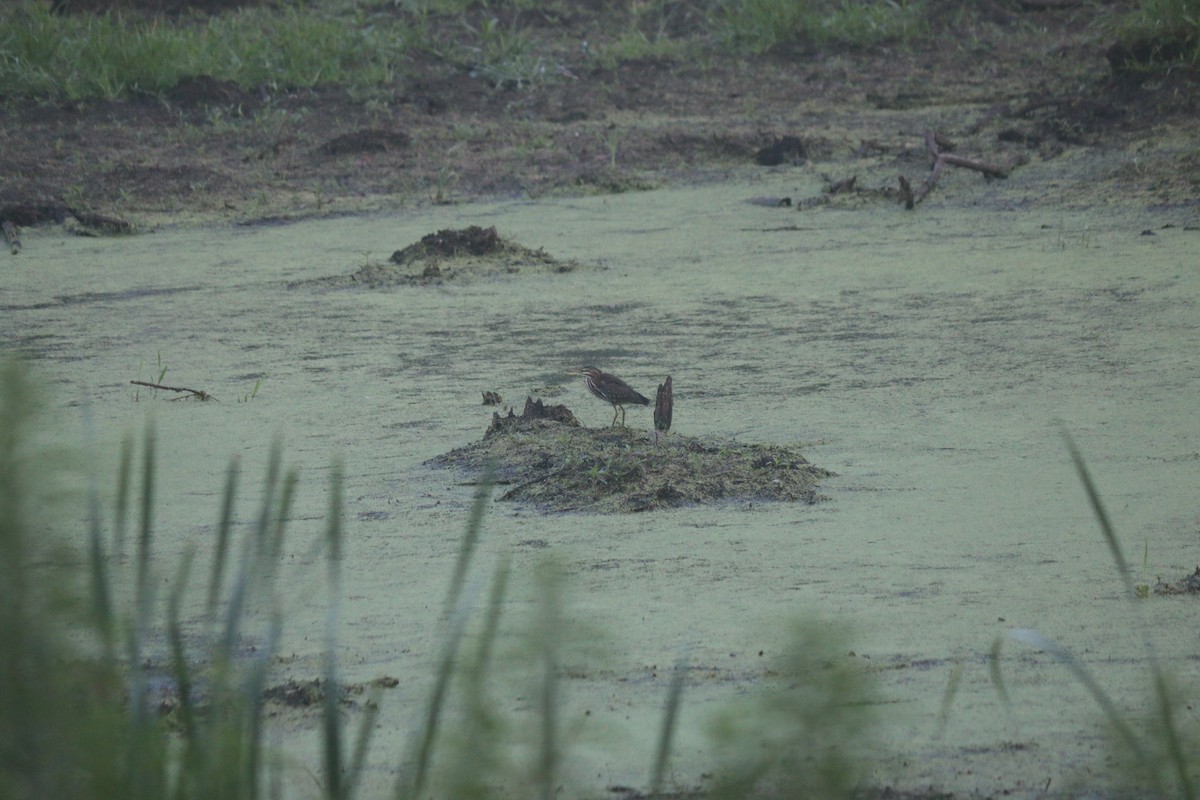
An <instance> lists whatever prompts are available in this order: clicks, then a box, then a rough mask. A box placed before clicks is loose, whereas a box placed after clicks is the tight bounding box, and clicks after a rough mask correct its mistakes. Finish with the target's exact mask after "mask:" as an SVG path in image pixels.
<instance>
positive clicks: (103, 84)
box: [0, 0, 415, 99]
mask: <svg viewBox="0 0 1200 800" xmlns="http://www.w3.org/2000/svg"><path fill="white" fill-rule="evenodd" d="M414 35H415V32H414V31H413V30H412V29H411V28H409V27H407V26H404V25H401V24H399V23H395V24H392V25H388V26H383V27H377V26H372V25H367V24H365V23H363V22H361V21H357V20H356V19H355V18H354V16H353V15H349V14H346V13H345V12H343V14H341V15H334V16H327V15H325V14H322V13H321V12H320V11H318V10H317V9H316V7H315V6H303V7H290V6H289V7H286V8H283V9H279V10H275V9H270V8H265V7H256V8H246V9H242V10H239V11H236V12H231V13H228V14H221V15H216V16H212V17H208V18H205V19H202V20H191V21H175V22H171V21H167V20H164V19H158V18H149V17H142V16H138V15H121V14H116V13H107V14H102V15H91V14H76V15H65V16H64V15H55V14H51V13H50V12H49V10H48V9H47V8H46V4H45V3H42V2H29V1H28V0H27V2H25V3H24V4H22V5H21V6H19V7H18V8H17V9H15V10H13V11H12V12H10V13H9V14H8V16H7V17H6V19H5V24H4V26H3V28H2V29H0V85H2V86H4V88H5V91H6V92H7V93H9V94H10V95H18V96H44V97H66V98H69V99H80V98H88V97H105V98H114V97H120V96H127V95H131V94H136V93H139V92H149V93H155V92H160V91H162V90H165V89H168V88H170V87H171V86H174V85H175V84H176V83H178V82H179V80H180V78H183V77H187V76H194V75H208V76H211V77H213V78H216V79H218V80H229V81H233V82H234V83H237V84H238V85H240V86H243V87H247V88H248V87H254V86H259V85H262V84H269V85H271V86H274V87H280V88H293V87H311V86H315V85H318V84H328V83H339V84H347V85H370V84H378V83H382V82H386V81H390V80H393V79H394V78H395V76H396V73H397V69H398V66H399V64H400V62H401V59H402V58H403V56H404V53H405V52H406V50H407V49H408V47H409V43H410V41H411V39H412V37H413V36H414Z"/></svg>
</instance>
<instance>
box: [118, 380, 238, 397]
mask: <svg viewBox="0 0 1200 800" xmlns="http://www.w3.org/2000/svg"><path fill="white" fill-rule="evenodd" d="M130 383H132V384H135V385H137V386H149V387H150V388H151V389H165V390H166V391H168V392H188V393H190V394H191V395H192V396H193V397H195V398H196V399H198V400H216V399H217V398H215V397H213V396H212V395H211V394H209V393H208V392H205V391H202V390H200V389H188V388H187V387H185V386H163V385H162V384H161V383H150V382H149V381H130ZM175 399H177V400H178V399H179V398H175Z"/></svg>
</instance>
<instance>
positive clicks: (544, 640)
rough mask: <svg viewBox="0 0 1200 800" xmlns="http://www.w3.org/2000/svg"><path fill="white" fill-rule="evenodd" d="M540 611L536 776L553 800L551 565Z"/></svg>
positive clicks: (555, 623) (554, 620)
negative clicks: (539, 739) (539, 722)
mask: <svg viewBox="0 0 1200 800" xmlns="http://www.w3.org/2000/svg"><path fill="white" fill-rule="evenodd" d="M539 607H540V611H541V620H540V621H539V630H538V644H539V653H538V655H539V658H540V660H541V666H542V676H541V689H542V692H541V697H540V698H539V702H538V711H539V712H540V714H541V722H542V730H541V733H542V736H541V748H540V752H539V756H538V764H537V770H536V772H535V775H536V780H537V783H538V786H539V789H540V795H541V800H554V795H555V788H556V787H555V784H556V783H557V780H558V765H559V734H558V680H559V679H558V666H559V652H558V641H559V634H560V633H561V631H562V619H561V616H560V614H561V608H562V577H561V575H560V574H559V572H558V570H557V569H556V568H555V567H554V566H553V565H546V566H545V567H544V568H543V574H542V599H541V603H540V606H539Z"/></svg>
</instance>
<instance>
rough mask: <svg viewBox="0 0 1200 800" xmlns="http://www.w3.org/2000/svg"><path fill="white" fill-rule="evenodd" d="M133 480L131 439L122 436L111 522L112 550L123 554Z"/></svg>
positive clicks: (120, 554)
mask: <svg viewBox="0 0 1200 800" xmlns="http://www.w3.org/2000/svg"><path fill="white" fill-rule="evenodd" d="M132 478H133V438H132V437H131V436H128V435H127V436H124V437H122V439H121V448H120V451H119V453H118V456H117V507H116V515H115V519H114V521H113V550H114V552H116V554H117V555H119V556H123V555H124V554H125V527H126V524H127V520H128V517H129V489H130V484H131V482H132Z"/></svg>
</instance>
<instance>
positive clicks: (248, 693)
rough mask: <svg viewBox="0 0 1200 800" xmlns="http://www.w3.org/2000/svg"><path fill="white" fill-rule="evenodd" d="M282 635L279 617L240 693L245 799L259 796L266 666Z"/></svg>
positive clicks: (275, 620) (273, 623)
mask: <svg viewBox="0 0 1200 800" xmlns="http://www.w3.org/2000/svg"><path fill="white" fill-rule="evenodd" d="M282 631H283V618H282V617H281V616H280V615H279V614H278V613H276V614H274V615H272V617H271V627H270V631H269V633H268V634H267V643H266V647H265V648H264V649H263V651H262V652H261V653H260V654H259V655H258V657H257V658H255V659H254V666H253V668H252V669H251V670H250V674H249V676H248V678H247V680H246V683H245V688H244V689H243V691H242V700H243V701H244V702H245V704H246V715H247V716H246V728H245V734H244V735H245V746H246V760H245V772H244V773H243V775H244V778H243V787H244V791H245V797H246V798H248V800H255V798H257V797H258V795H259V790H260V788H261V787H260V786H259V784H260V783H261V779H262V776H263V774H264V773H263V767H262V754H263V747H262V725H263V693H264V692H265V690H266V687H267V666H268V664H269V663H270V659H271V656H272V655H273V654H274V653H275V651H276V649H277V648H278V647H279V637H280V634H281V633H282Z"/></svg>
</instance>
